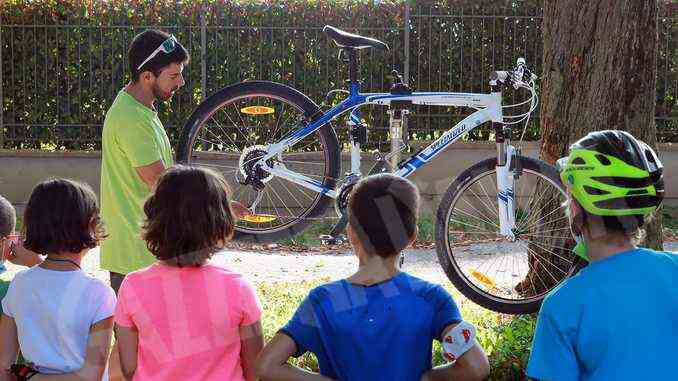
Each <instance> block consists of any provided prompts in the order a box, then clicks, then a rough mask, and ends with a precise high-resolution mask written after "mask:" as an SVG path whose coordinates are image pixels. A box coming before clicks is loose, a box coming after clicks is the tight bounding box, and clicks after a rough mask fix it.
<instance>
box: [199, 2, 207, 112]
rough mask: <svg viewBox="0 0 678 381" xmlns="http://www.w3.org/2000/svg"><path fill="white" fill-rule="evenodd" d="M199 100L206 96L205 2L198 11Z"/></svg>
mask: <svg viewBox="0 0 678 381" xmlns="http://www.w3.org/2000/svg"><path fill="white" fill-rule="evenodd" d="M200 66H201V67H200V69H201V79H200V97H201V99H200V101H204V100H205V99H206V98H207V25H206V21H205V3H204V2H203V6H202V12H200Z"/></svg>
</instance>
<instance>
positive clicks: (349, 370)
mask: <svg viewBox="0 0 678 381" xmlns="http://www.w3.org/2000/svg"><path fill="white" fill-rule="evenodd" d="M460 321H461V314H460V313H459V309H458V308H457V305H456V304H455V303H454V300H452V297H451V296H450V294H449V293H448V292H447V291H445V290H444V289H443V288H442V287H441V286H439V285H434V284H431V283H428V282H426V281H424V280H421V279H418V278H415V277H413V276H411V275H409V274H407V273H399V274H397V275H396V276H395V277H393V278H391V279H389V280H387V281H384V282H382V283H379V284H375V285H371V286H361V285H355V284H351V283H349V282H348V281H346V280H340V281H336V282H332V283H328V284H325V285H322V286H320V287H317V288H315V289H314V290H312V291H311V292H310V293H309V295H308V297H306V299H305V300H304V301H303V302H302V304H301V306H299V308H298V309H297V311H296V313H295V314H294V317H292V320H290V322H289V323H287V325H286V326H285V327H284V328H283V329H281V331H282V332H283V333H285V334H286V335H288V336H289V337H291V338H292V339H293V340H294V342H295V343H296V345H297V353H296V354H295V357H298V356H301V355H302V354H304V353H305V352H307V351H308V352H312V353H314V354H315V355H316V357H317V358H318V364H319V366H320V373H321V374H323V375H324V376H327V377H331V378H333V379H338V380H341V381H352V380H354V381H365V380H404V381H409V380H411V381H419V379H420V377H421V375H422V374H423V373H424V372H425V371H427V370H429V369H431V351H432V346H433V340H440V337H441V336H442V331H443V329H444V328H445V327H446V326H448V325H449V324H453V323H458V322H460Z"/></svg>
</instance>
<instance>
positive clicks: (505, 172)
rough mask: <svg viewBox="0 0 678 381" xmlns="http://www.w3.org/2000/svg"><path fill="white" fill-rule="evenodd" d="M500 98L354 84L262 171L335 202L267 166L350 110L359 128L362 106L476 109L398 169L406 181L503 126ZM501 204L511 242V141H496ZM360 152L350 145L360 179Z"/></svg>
mask: <svg viewBox="0 0 678 381" xmlns="http://www.w3.org/2000/svg"><path fill="white" fill-rule="evenodd" d="M501 100H502V93H501V92H499V91H498V92H491V93H490V94H473V93H451V92H447V93H446V92H413V93H411V94H406V95H395V94H391V93H361V92H360V85H359V84H358V83H352V84H350V86H349V96H348V97H347V98H346V99H345V100H343V101H342V102H341V103H339V104H338V105H336V106H334V107H333V108H331V109H330V110H328V111H327V112H325V113H323V114H322V115H321V116H320V117H318V118H317V119H315V120H313V121H311V122H310V123H309V124H308V125H306V126H305V127H303V128H301V129H299V130H297V131H295V132H294V133H292V134H291V135H289V136H287V137H285V138H284V139H283V140H281V141H280V142H278V143H275V144H271V145H269V146H268V149H267V152H268V154H267V155H266V156H264V157H262V158H261V159H260V160H259V162H258V163H257V164H258V165H259V166H260V168H262V169H263V170H265V171H267V172H269V173H271V174H273V175H274V176H278V177H281V178H284V179H286V180H288V181H291V182H293V183H296V184H299V185H301V186H303V187H305V188H308V189H311V190H313V191H315V192H319V193H322V194H324V195H327V196H328V197H332V198H335V199H336V198H337V197H338V193H339V192H338V191H337V190H336V189H331V188H328V187H325V186H324V185H323V184H322V183H321V182H320V181H318V180H315V179H312V178H309V177H308V176H305V175H303V174H300V173H297V172H294V171H290V170H289V169H287V168H286V166H285V165H284V163H283V162H282V160H281V161H272V162H273V163H274V164H273V165H272V166H269V165H268V164H267V161H268V160H269V159H271V158H272V157H274V156H278V155H279V156H280V157H282V152H283V151H284V150H285V148H287V147H289V146H292V145H294V144H296V143H297V142H299V141H301V140H302V139H304V138H305V137H307V136H308V135H310V134H312V133H314V132H315V131H316V130H318V129H319V128H321V127H322V126H324V125H326V124H328V123H329V122H330V121H332V120H334V119H335V118H337V117H338V116H339V115H341V114H343V113H344V112H346V111H348V110H350V118H349V122H348V123H349V124H360V121H361V118H360V113H359V108H360V107H361V106H363V105H368V104H376V105H382V106H390V105H391V102H394V101H410V102H412V104H415V105H433V106H456V107H471V108H475V109H477V111H476V112H474V113H472V114H471V115H469V116H467V117H466V118H464V119H463V120H462V121H460V122H459V123H457V125H455V126H454V127H453V128H451V129H450V130H448V131H446V132H445V133H444V134H443V135H442V136H440V137H439V138H438V139H437V140H435V141H434V142H432V143H431V144H430V145H429V146H427V147H426V148H425V149H423V150H421V151H420V152H418V153H417V154H415V155H413V156H412V157H410V158H409V159H408V160H406V161H405V162H403V163H402V164H400V165H399V167H398V168H396V169H395V172H394V174H395V175H397V176H401V177H405V178H406V177H408V176H410V175H411V174H413V173H414V172H415V171H416V170H417V169H418V168H420V167H421V166H423V165H424V164H426V163H428V162H429V161H431V159H433V158H434V157H435V156H437V155H438V154H439V153H441V152H442V151H443V150H445V148H447V147H448V146H449V145H450V144H452V143H454V142H455V141H457V140H458V139H459V138H460V137H461V136H462V135H463V134H464V133H467V132H469V131H471V130H473V129H474V128H476V127H478V126H480V125H481V124H483V123H485V122H492V123H499V124H501V123H503V121H504V120H503V115H502V105H501ZM497 153H498V157H497V163H498V165H497V167H496V174H497V187H498V192H497V193H498V194H497V200H498V204H499V223H500V234H502V235H503V236H505V237H509V238H513V230H514V229H515V212H514V207H513V197H514V193H513V182H514V180H513V173H512V171H511V169H510V168H511V158H512V157H513V155H514V153H515V149H514V147H513V146H511V144H510V142H509V141H508V140H505V141H504V140H503V139H502V141H501V142H500V141H499V139H498V141H497ZM360 161H361V151H360V146H359V144H358V143H357V142H355V141H352V147H351V172H352V173H354V174H360V173H361V172H360Z"/></svg>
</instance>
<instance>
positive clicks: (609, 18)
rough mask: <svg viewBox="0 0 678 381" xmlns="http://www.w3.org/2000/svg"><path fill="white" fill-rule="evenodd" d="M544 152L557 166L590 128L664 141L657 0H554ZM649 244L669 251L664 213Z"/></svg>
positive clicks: (548, 28) (548, 22) (547, 45)
mask: <svg viewBox="0 0 678 381" xmlns="http://www.w3.org/2000/svg"><path fill="white" fill-rule="evenodd" d="M543 23H544V24H543V31H544V35H543V36H544V54H543V66H542V68H543V81H542V88H543V90H542V93H541V100H542V105H541V126H540V127H541V131H542V145H541V150H540V157H541V158H542V159H543V160H545V161H547V162H549V163H551V164H553V163H555V161H556V160H557V159H558V158H560V157H562V156H565V155H566V154H567V151H568V147H569V144H570V143H572V142H574V141H576V140H578V139H579V138H581V137H583V136H584V135H586V133H588V132H590V131H597V130H606V129H616V130H625V131H628V132H630V133H631V134H632V135H633V136H635V137H637V138H639V139H640V140H643V141H644V142H646V143H648V144H649V145H650V146H653V147H655V146H656V144H657V129H656V126H655V123H654V114H655V96H656V74H657V73H656V71H657V65H656V59H657V57H656V51H657V1H656V0H546V1H544V21H543ZM655 214H656V218H652V217H651V218H650V219H649V221H648V223H647V224H646V226H645V231H646V235H645V238H644V242H642V244H643V245H644V246H645V245H647V246H649V247H652V248H655V249H661V248H662V234H661V230H662V229H661V213H655Z"/></svg>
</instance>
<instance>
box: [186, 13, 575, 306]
mask: <svg viewBox="0 0 678 381" xmlns="http://www.w3.org/2000/svg"><path fill="white" fill-rule="evenodd" d="M323 31H324V32H325V33H326V34H327V35H328V36H329V37H330V38H331V39H332V40H334V42H335V43H336V44H337V45H338V47H339V59H340V60H341V61H342V62H345V63H347V64H348V76H349V78H348V83H349V85H348V87H349V88H348V91H347V92H348V97H346V98H345V99H343V100H342V101H341V102H340V103H338V104H336V105H335V106H333V107H331V108H329V109H326V110H323V109H321V108H320V107H319V106H318V105H317V104H316V103H314V102H313V101H312V100H311V99H309V98H308V97H307V96H306V95H304V94H302V93H301V92H299V91H297V90H295V89H293V88H291V87H289V86H286V85H283V84H280V83H275V82H269V81H246V82H242V83H238V84H235V85H232V86H228V87H225V88H223V89H221V90H220V91H218V92H217V93H215V94H214V95H212V96H210V97H209V98H207V99H206V100H205V101H204V102H203V103H201V104H200V105H199V106H198V108H197V109H196V110H195V111H194V112H193V114H192V115H191V117H190V118H189V120H188V121H187V123H186V125H185V126H184V129H183V131H182V136H181V139H180V144H179V148H178V150H177V157H178V160H179V161H180V162H184V163H188V164H191V165H205V166H209V167H212V168H216V169H218V170H220V171H221V172H223V173H224V175H225V176H226V177H227V179H228V180H229V183H230V184H232V187H233V198H234V200H237V201H239V202H241V203H242V204H243V205H245V206H246V207H247V208H248V209H249V210H250V212H251V215H249V216H246V217H244V218H242V219H241V220H239V221H238V223H237V226H236V233H235V239H240V240H250V241H251V240H254V241H258V242H270V241H275V240H279V239H282V238H287V237H292V236H294V235H296V234H298V233H300V232H301V231H303V230H304V229H305V228H306V227H308V225H309V224H311V223H312V222H313V221H316V220H319V219H324V218H326V217H324V216H325V212H326V210H327V209H328V207H329V206H330V204H331V203H332V201H333V200H334V204H335V205H334V206H335V210H336V212H337V215H338V218H339V222H338V223H337V224H336V226H335V228H334V229H333V231H332V235H331V236H329V237H325V239H326V240H327V241H335V242H336V237H337V236H338V233H339V232H340V231H341V230H342V229H343V228H344V227H345V226H346V215H345V208H346V205H347V202H348V197H349V194H350V189H351V187H352V186H353V185H354V184H355V183H356V182H357V180H359V179H360V178H361V176H362V172H361V145H364V144H365V143H366V141H367V132H366V131H367V125H366V124H365V123H364V122H363V121H362V120H361V116H360V112H359V108H360V107H361V106H364V105H367V104H376V105H382V106H387V107H389V110H388V112H389V115H390V118H389V129H390V132H391V140H392V141H391V145H392V154H393V152H399V150H400V148H401V147H402V144H403V143H402V139H401V137H400V134H401V133H402V120H403V117H404V115H406V114H407V113H408V112H409V109H410V108H411V107H412V106H413V105H439V106H448V107H449V106H456V107H469V108H472V109H475V110H476V111H475V112H474V113H472V114H470V115H469V116H467V117H466V118H464V119H463V120H462V121H460V122H459V123H457V124H456V125H455V126H454V127H452V128H451V129H449V130H448V131H446V132H445V133H443V134H442V135H441V136H440V137H439V138H438V139H436V140H435V141H434V142H432V143H431V144H430V145H428V146H427V147H426V148H424V149H422V150H419V151H418V152H416V153H414V154H413V155H412V156H411V157H410V158H409V159H407V160H403V161H401V162H400V163H399V164H397V165H395V166H393V165H391V163H390V162H389V159H390V157H389V156H384V155H381V154H379V153H377V154H376V155H375V158H376V159H377V164H376V165H375V166H374V167H373V168H372V170H370V171H369V173H378V172H383V171H389V172H393V173H394V174H395V175H397V176H402V177H408V176H410V175H411V174H412V173H414V172H415V171H416V170H417V169H418V168H420V167H422V166H423V165H425V164H427V163H429V162H430V161H431V160H432V159H433V158H434V157H435V156H436V155H438V154H439V153H440V152H442V151H443V150H444V149H445V148H447V147H448V146H449V145H450V144H452V143H453V142H455V141H456V140H458V139H459V138H460V137H461V136H462V135H463V134H464V133H468V132H469V131H471V130H473V129H475V128H476V127H478V126H480V125H482V124H483V123H485V122H491V124H492V130H493V131H494V134H495V140H496V144H497V156H496V157H493V158H488V159H485V160H482V161H480V162H478V163H476V164H474V165H472V166H471V167H469V168H467V169H466V170H464V171H463V172H462V173H461V174H460V175H459V176H458V177H457V178H456V179H455V180H454V181H453V182H452V183H451V185H450V186H449V188H448V189H447V191H446V193H445V195H444V197H443V198H442V201H441V203H440V205H439V207H438V212H437V216H436V230H435V234H436V246H437V253H438V258H439V261H440V263H441V265H442V267H443V269H444V270H445V273H446V274H447V277H448V278H449V279H450V280H451V281H452V283H453V284H454V285H455V286H456V287H457V289H459V290H460V291H461V292H462V293H463V294H464V295H466V296H467V297H468V298H470V299H471V300H473V301H475V302H476V303H478V304H480V305H481V306H484V307H486V308H488V309H491V310H494V311H498V312H504V313H511V314H520V313H531V312H536V311H537V309H538V308H539V305H540V303H541V300H542V299H543V297H544V295H545V294H546V293H547V292H548V291H550V290H551V289H553V287H555V285H557V284H558V283H560V282H561V281H562V280H563V279H565V278H567V277H569V276H570V275H572V274H573V273H574V272H575V271H576V263H575V257H576V256H575V255H574V254H573V253H572V252H571V251H570V248H571V246H572V245H573V241H572V239H571V235H570V231H569V227H568V225H567V216H566V214H565V209H564V206H563V204H564V202H565V200H566V193H565V190H564V188H563V186H562V185H561V183H560V180H559V177H558V174H557V172H556V170H555V168H553V167H552V166H551V165H548V164H547V163H545V162H543V161H540V160H536V159H533V158H529V157H525V156H522V155H521V154H520V149H519V148H516V147H514V146H513V145H512V144H511V142H510V137H511V129H510V127H511V125H515V124H518V123H522V122H525V126H526V127H527V122H528V121H529V117H530V115H531V113H532V112H533V111H534V110H535V109H536V106H537V103H538V97H537V93H536V89H535V87H536V85H535V80H536V79H537V77H536V75H534V74H533V73H531V72H530V71H529V70H528V69H527V67H526V65H525V61H524V60H523V59H519V60H518V62H517V66H516V67H515V69H514V70H510V71H495V72H492V74H491V77H490V78H491V80H490V87H491V92H490V93H489V94H473V93H454V92H413V91H412V90H411V89H410V88H409V87H408V86H407V85H406V84H405V83H403V81H402V77H400V76H399V75H397V72H395V75H396V77H397V81H394V82H395V83H394V84H393V86H392V87H391V90H390V92H388V93H361V92H360V82H359V81H358V51H359V50H362V49H367V48H378V49H388V46H387V45H386V44H385V43H383V42H381V41H379V40H376V39H371V38H368V37H363V36H359V35H355V34H350V33H347V32H344V31H342V30H340V29H337V28H334V27H331V26H326V27H325V28H324V29H323ZM525 75H527V79H526V81H523V77H524V76H525ZM502 86H512V87H514V88H515V89H524V90H528V91H529V92H530V94H531V95H530V99H529V100H527V101H524V102H522V103H518V104H515V105H505V106H503V105H502V92H501V90H502ZM339 91H343V92H346V90H333V91H330V93H329V94H332V93H336V92H339ZM329 94H328V95H329ZM528 104H529V111H527V112H525V113H522V114H517V115H513V116H508V115H504V113H503V110H504V109H508V108H511V107H520V106H522V107H524V106H527V105H528ZM345 112H349V117H348V118H347V125H348V128H349V131H350V145H351V154H350V157H351V165H350V172H349V173H348V174H346V175H345V176H344V177H343V178H340V166H341V162H340V149H339V143H338V140H337V135H336V132H335V129H334V127H333V126H332V125H331V122H332V121H333V120H334V119H336V118H337V117H338V116H339V115H342V114H343V113H345ZM523 134H524V130H523ZM521 140H522V139H521ZM544 211H547V213H544ZM559 232H562V233H559ZM469 248H470V249H469ZM517 249H521V253H519V254H516V253H515V251H516V250H517ZM522 251H524V253H523V252H522ZM520 259H522V260H523V261H522V262H521V263H520V264H519V265H518V266H517V267H516V266H515V264H516V262H517V261H518V260H520ZM509 262H510V263H509ZM497 263H499V266H498V267H500V268H499V269H498V270H497V271H495V272H492V271H493V270H496V269H495V268H494V267H495V266H496V265H497ZM511 263H512V264H513V265H514V267H513V268H512V269H506V268H504V266H503V265H504V264H507V265H508V264H511ZM556 271H557V272H556ZM540 273H543V275H540ZM535 274H536V275H535ZM547 275H548V276H550V277H551V278H552V279H544V277H546V276H547ZM519 278H520V279H519ZM518 281H519V282H518ZM515 283H517V284H515Z"/></svg>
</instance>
